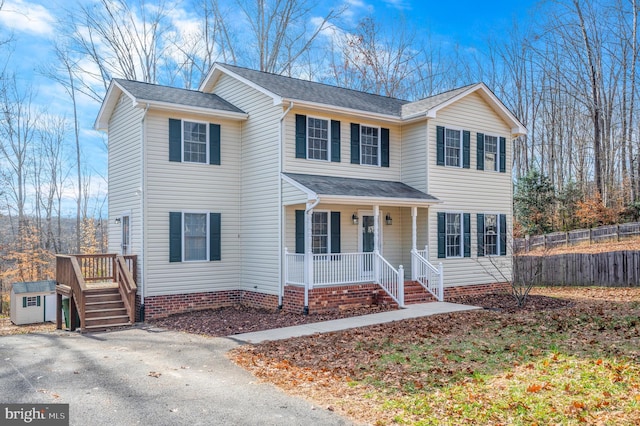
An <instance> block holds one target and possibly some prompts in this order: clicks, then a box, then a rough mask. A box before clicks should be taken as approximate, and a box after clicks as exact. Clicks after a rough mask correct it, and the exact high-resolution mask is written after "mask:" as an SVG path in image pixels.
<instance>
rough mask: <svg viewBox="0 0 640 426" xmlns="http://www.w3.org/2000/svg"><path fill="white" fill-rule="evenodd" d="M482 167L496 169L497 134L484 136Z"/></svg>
mask: <svg viewBox="0 0 640 426" xmlns="http://www.w3.org/2000/svg"><path fill="white" fill-rule="evenodd" d="M484 169H485V170H493V171H498V137H497V136H487V135H485V136H484Z"/></svg>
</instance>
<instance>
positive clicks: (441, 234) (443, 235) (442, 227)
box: [438, 212, 447, 258]
mask: <svg viewBox="0 0 640 426" xmlns="http://www.w3.org/2000/svg"><path fill="white" fill-rule="evenodd" d="M438 257H439V258H443V257H447V222H446V216H445V213H442V212H441V213H438Z"/></svg>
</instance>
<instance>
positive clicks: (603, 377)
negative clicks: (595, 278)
mask: <svg viewBox="0 0 640 426" xmlns="http://www.w3.org/2000/svg"><path fill="white" fill-rule="evenodd" d="M534 294H537V295H543V296H550V297H557V298H563V299H569V300H570V301H571V302H572V303H571V304H570V305H569V306H567V307H563V308H560V309H549V310H527V309H525V310H520V311H515V312H506V311H504V312H497V311H487V310H483V311H472V312H463V313H456V314H446V315H438V316H433V317H427V318H420V319H415V320H406V321H400V322H396V323H391V324H383V325H378V326H373V327H366V328H360V329H353V330H347V331H344V332H336V333H329V334H323V335H317V336H310V337H302V338H296V339H289V340H286V341H278V342H267V343H264V344H261V345H256V346H245V347H240V348H238V349H236V350H234V351H233V352H232V353H231V354H230V356H231V357H232V358H233V359H234V360H235V361H236V362H237V363H238V364H240V365H242V366H244V367H245V368H247V369H249V370H251V371H252V372H253V373H254V374H255V375H256V376H258V377H260V378H261V379H263V380H266V381H270V382H273V383H275V384H276V385H278V386H280V387H281V388H283V389H285V390H286V391H287V392H290V393H293V394H297V395H301V396H304V397H306V398H309V399H311V400H313V401H315V402H316V403H317V404H318V405H319V406H321V407H324V408H327V409H331V410H336V411H338V412H340V413H341V414H343V415H345V416H348V417H350V418H351V419H353V420H354V421H356V422H361V423H370V424H380V425H384V424H415V425H432V424H433V425H447V424H451V425H459V424H509V425H512V424H515V425H518V424H522V425H534V424H539V425H543V424H544V425H546V424H562V425H571V424H610V425H637V424H640V288H635V289H628V288H625V289H602V288H575V287H574V288H541V289H535V290H534Z"/></svg>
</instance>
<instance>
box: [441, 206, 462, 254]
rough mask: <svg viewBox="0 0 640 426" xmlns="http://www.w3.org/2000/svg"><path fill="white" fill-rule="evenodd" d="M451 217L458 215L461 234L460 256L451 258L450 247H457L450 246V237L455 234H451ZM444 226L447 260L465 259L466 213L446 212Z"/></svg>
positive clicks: (459, 234)
mask: <svg viewBox="0 0 640 426" xmlns="http://www.w3.org/2000/svg"><path fill="white" fill-rule="evenodd" d="M449 215H458V219H459V222H458V225H459V233H458V237H459V241H460V242H459V244H458V250H459V254H458V255H456V256H450V255H449V247H455V246H453V245H449V235H453V234H449ZM444 226H445V228H444V229H445V236H444V242H445V248H444V250H445V258H446V259H459V258H463V257H464V212H462V211H446V212H444Z"/></svg>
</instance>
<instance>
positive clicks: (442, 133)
mask: <svg viewBox="0 0 640 426" xmlns="http://www.w3.org/2000/svg"><path fill="white" fill-rule="evenodd" d="M96 128H98V129H103V130H106V131H107V132H108V138H109V165H108V171H109V218H110V220H109V249H110V251H112V252H120V253H124V254H131V253H133V254H137V255H138V277H137V281H138V303H139V304H140V305H141V306H144V312H145V313H146V317H147V318H152V317H159V316H164V315H168V314H171V313H177V312H183V311H187V310H193V309H203V308H209V307H218V306H224V305H230V304H232V303H236V302H243V303H245V304H248V305H252V306H263V307H276V306H282V307H284V308H285V309H287V310H290V311H296V312H302V311H303V310H306V311H310V312H319V311H322V310H326V309H334V308H337V307H338V306H341V305H354V304H358V303H371V302H372V300H374V299H375V298H376V297H377V296H376V295H378V296H380V295H384V297H387V298H390V299H392V300H394V301H395V302H396V303H398V304H399V305H403V304H404V303H405V302H404V291H405V283H406V282H419V283H421V284H422V285H423V286H424V287H425V288H427V289H429V291H430V292H431V293H432V294H433V297H434V298H437V299H440V300H442V299H443V298H446V297H447V296H448V295H450V294H453V293H456V292H457V293H459V292H468V291H474V292H475V291H481V290H486V289H492V288H495V286H496V285H499V282H500V281H501V278H500V277H501V274H500V273H499V272H498V271H497V269H501V273H502V274H506V277H507V278H508V277H509V270H510V263H511V258H510V256H511V251H510V247H509V244H508V241H509V239H510V238H509V236H510V234H511V226H512V222H511V218H512V180H511V173H510V172H511V163H512V160H511V152H512V148H511V145H512V141H513V138H515V137H517V136H518V135H522V134H524V133H525V132H526V129H525V128H524V126H523V125H522V124H521V123H520V122H519V121H518V120H517V119H516V117H514V115H513V114H512V113H511V112H510V111H509V110H508V109H507V108H506V107H505V106H504V105H503V104H502V103H501V102H500V101H499V100H498V99H497V98H496V96H495V95H494V94H493V93H492V92H491V91H490V90H489V89H488V88H487V87H486V86H485V85H484V84H482V83H479V84H474V85H470V86H465V87H462V88H459V89H456V90H452V91H449V92H446V93H442V94H439V95H436V96H432V97H429V98H426V99H423V100H420V101H417V102H408V101H404V100H400V99H394V98H389V97H384V96H378V95H373V94H369V93H363V92H359V91H354V90H348V89H343V88H339V87H334V86H329V85H325V84H320V83H314V82H310V81H305V80H299V79H295V78H289V77H283V76H279V75H274V74H269V73H264V72H259V71H255V70H250V69H246V68H241V67H237V66H231V65H225V64H216V65H215V66H214V67H213V68H212V70H211V72H210V73H209V74H208V76H207V77H206V79H205V80H204V82H203V83H202V85H201V86H200V88H199V89H198V90H193V91H190V90H184V89H177V88H172V87H166V86H159V85H153V84H147V83H140V82H135V81H126V80H117V79H116V80H113V82H112V83H111V85H110V87H109V90H108V92H107V95H106V97H105V100H104V103H103V105H102V108H101V110H100V113H99V115H98V118H97V120H96Z"/></svg>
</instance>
